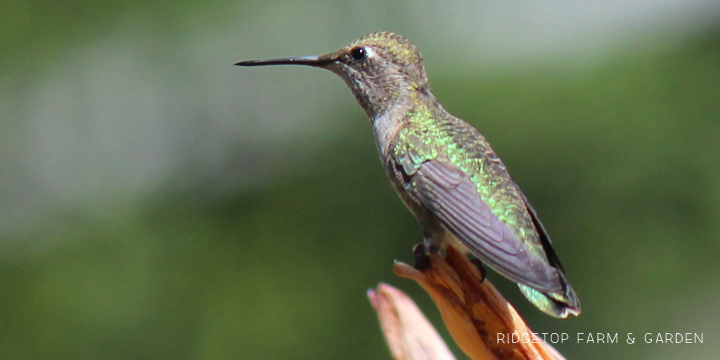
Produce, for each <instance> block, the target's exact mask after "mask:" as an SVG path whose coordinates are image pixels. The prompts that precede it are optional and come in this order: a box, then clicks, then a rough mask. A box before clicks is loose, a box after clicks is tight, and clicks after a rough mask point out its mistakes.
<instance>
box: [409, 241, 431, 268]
mask: <svg viewBox="0 0 720 360" xmlns="http://www.w3.org/2000/svg"><path fill="white" fill-rule="evenodd" d="M413 253H414V254H415V269H417V270H420V271H423V270H430V268H431V267H432V263H430V258H428V256H427V248H426V247H425V244H423V243H420V244H417V245H415V246H414V247H413Z"/></svg>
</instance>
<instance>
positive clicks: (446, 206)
mask: <svg viewBox="0 0 720 360" xmlns="http://www.w3.org/2000/svg"><path fill="white" fill-rule="evenodd" d="M411 183H412V186H411V188H412V193H413V195H414V197H415V198H416V200H417V201H419V202H420V203H421V204H422V205H424V206H425V207H426V208H427V209H429V210H430V211H431V212H432V213H433V214H434V215H435V216H437V217H438V219H439V220H440V222H441V223H442V224H443V225H444V226H445V227H446V228H447V229H448V230H449V231H450V232H452V233H453V234H454V235H455V237H457V238H458V239H459V240H460V241H461V242H462V243H463V245H465V246H467V247H468V249H470V251H471V252H472V253H473V255H475V256H477V257H478V258H480V260H482V261H483V262H484V263H486V264H488V265H489V266H490V267H492V268H493V269H495V270H496V271H498V272H500V273H501V274H503V275H504V276H506V277H508V278H510V279H511V280H514V281H516V282H519V283H522V284H525V285H528V286H531V287H533V288H535V289H538V290H540V291H547V292H556V291H562V287H560V282H559V281H558V280H559V279H558V274H557V271H556V270H555V269H554V268H552V267H550V266H549V264H547V260H546V259H544V258H543V257H542V256H539V255H537V254H533V253H532V252H530V251H528V250H529V249H528V248H527V245H526V244H525V243H523V242H522V241H521V240H520V239H517V238H516V236H515V234H514V233H513V231H512V229H510V228H509V227H508V226H507V225H505V224H504V223H503V222H502V221H501V220H500V219H498V217H497V216H495V214H493V213H492V211H491V210H490V208H489V206H488V205H487V204H486V203H485V202H484V201H483V200H482V198H481V197H480V194H479V193H478V191H477V187H476V185H475V183H473V181H472V180H471V179H470V177H469V176H468V175H467V174H465V173H464V172H463V171H462V170H461V169H460V168H458V167H457V166H456V165H454V164H452V163H450V162H449V161H443V160H440V159H434V160H428V161H425V162H423V163H422V164H421V165H420V166H419V168H418V169H417V172H416V173H415V174H414V175H413V176H412V178H411ZM558 263H559V262H558Z"/></svg>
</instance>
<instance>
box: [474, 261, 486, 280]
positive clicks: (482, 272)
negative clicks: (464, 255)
mask: <svg viewBox="0 0 720 360" xmlns="http://www.w3.org/2000/svg"><path fill="white" fill-rule="evenodd" d="M470 262H471V263H473V265H475V267H476V268H477V269H478V270H479V271H480V277H482V280H481V281H480V282H481V283H482V282H484V281H485V275H487V270H485V267H484V266H483V263H482V261H480V259H478V258H472V259H470Z"/></svg>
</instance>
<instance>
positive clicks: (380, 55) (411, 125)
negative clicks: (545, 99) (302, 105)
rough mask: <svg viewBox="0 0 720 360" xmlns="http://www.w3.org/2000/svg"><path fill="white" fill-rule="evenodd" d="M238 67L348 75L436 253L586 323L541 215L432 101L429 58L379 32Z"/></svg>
mask: <svg viewBox="0 0 720 360" xmlns="http://www.w3.org/2000/svg"><path fill="white" fill-rule="evenodd" d="M235 65H239V66H264V65H306V66H312V67H317V68H323V69H327V70H330V71H332V72H333V73H335V74H337V75H339V76H340V77H341V78H342V79H343V80H344V81H345V83H347V85H348V86H349V87H350V89H351V90H352V93H353V94H354V95H355V98H356V99H357V101H358V103H359V104H360V106H362V108H363V109H364V110H365V113H366V114H367V116H368V117H369V118H370V122H371V124H372V128H373V132H374V135H375V144H376V146H377V150H378V153H379V155H380V160H381V162H382V164H383V166H384V168H385V171H386V173H387V175H388V177H389V178H390V182H391V183H392V185H393V186H394V187H395V190H396V191H397V193H398V194H399V196H400V198H401V199H402V201H403V202H404V203H405V205H406V206H407V208H408V209H409V210H410V211H411V212H412V213H413V215H415V217H416V218H417V220H418V222H419V224H420V227H421V229H422V233H423V244H424V247H425V248H426V249H431V250H432V249H442V248H443V247H445V246H448V245H449V246H453V247H455V248H456V249H458V250H460V251H461V252H463V253H465V254H470V255H472V256H474V257H475V258H476V259H479V260H480V261H481V262H482V263H483V264H486V265H488V266H489V267H490V268H492V269H493V270H495V271H496V272H498V273H499V274H501V275H503V276H504V277H506V278H508V279H510V280H512V281H514V282H516V283H517V285H518V286H519V288H520V291H521V293H522V294H523V295H524V296H525V297H526V298H527V299H528V300H529V301H530V302H531V303H532V304H534V305H535V306H536V307H537V308H538V309H540V310H541V311H543V312H545V313H546V314H548V315H550V316H553V317H557V318H566V317H568V315H570V314H572V315H575V316H577V315H579V314H580V301H579V299H578V297H577V296H576V295H575V291H574V290H573V289H572V287H571V286H570V283H569V282H568V281H567V279H566V275H565V269H564V268H563V265H562V264H561V263H560V259H559V257H558V255H557V254H556V253H555V250H553V248H552V244H551V243H550V237H549V236H548V234H547V232H546V231H545V228H544V227H543V225H542V223H541V222H540V219H538V216H537V213H536V212H535V210H534V209H533V207H532V206H531V205H530V203H529V202H528V199H527V198H526V197H525V195H524V194H523V192H522V191H521V190H520V188H519V187H518V185H517V184H516V183H515V182H514V181H513V180H512V179H511V178H510V175H509V173H508V170H507V168H506V166H505V165H504V164H503V162H502V161H501V160H500V158H499V157H498V155H497V154H496V153H495V152H494V151H493V149H492V148H491V147H490V144H489V143H488V141H487V140H486V139H485V137H484V136H483V135H482V134H480V132H479V131H478V130H477V129H475V128H474V127H473V126H472V125H470V124H468V123H467V122H465V121H464V120H462V119H460V118H458V117H455V116H453V115H452V114H450V113H449V112H448V111H447V110H445V109H444V108H443V106H442V105H441V104H440V102H438V100H437V98H436V97H435V96H434V95H433V94H432V93H431V92H430V86H429V84H428V78H427V75H426V73H425V68H424V66H423V60H422V56H421V55H420V52H419V51H418V50H417V48H416V47H415V46H414V45H413V44H411V43H410V42H409V41H408V40H407V39H405V38H404V37H402V36H400V35H398V34H395V33H391V32H376V33H372V34H369V35H366V36H364V37H362V38H360V39H358V40H356V41H354V42H352V43H350V44H349V45H347V46H345V47H343V48H342V49H340V50H337V51H335V52H333V53H329V54H324V55H314V56H301V57H289V58H276V59H266V60H248V61H241V62H238V63H236V64H235Z"/></svg>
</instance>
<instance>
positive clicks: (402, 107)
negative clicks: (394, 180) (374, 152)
mask: <svg viewBox="0 0 720 360" xmlns="http://www.w3.org/2000/svg"><path fill="white" fill-rule="evenodd" d="M437 105H438V103H437V101H436V100H435V96H433V95H432V93H430V91H429V90H428V91H423V92H420V91H413V92H409V93H408V94H404V96H401V97H398V98H397V100H396V101H395V102H394V103H393V104H392V105H390V106H387V107H386V108H385V109H384V111H383V112H382V113H380V114H377V115H374V116H370V119H371V120H372V125H373V131H374V133H375V143H376V145H377V149H378V152H379V154H380V157H382V158H386V157H387V156H388V154H387V152H388V150H389V149H388V148H389V146H390V144H391V143H392V141H393V139H394V138H395V137H396V135H397V134H398V132H399V131H400V130H401V129H402V128H403V127H405V126H406V125H407V124H408V117H407V116H408V114H409V113H411V112H413V111H414V110H416V109H417V108H419V107H424V108H427V107H433V106H437ZM368 115H370V114H368Z"/></svg>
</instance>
